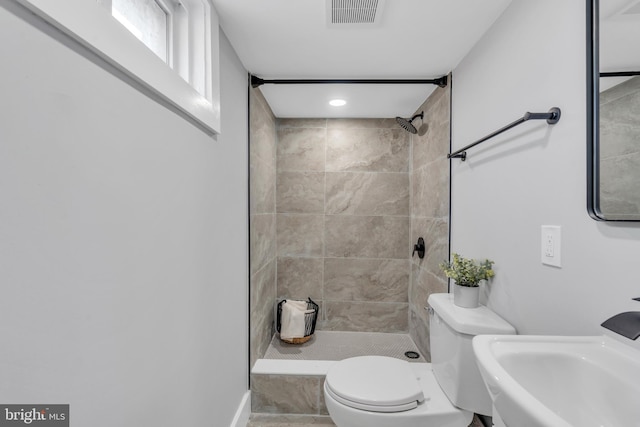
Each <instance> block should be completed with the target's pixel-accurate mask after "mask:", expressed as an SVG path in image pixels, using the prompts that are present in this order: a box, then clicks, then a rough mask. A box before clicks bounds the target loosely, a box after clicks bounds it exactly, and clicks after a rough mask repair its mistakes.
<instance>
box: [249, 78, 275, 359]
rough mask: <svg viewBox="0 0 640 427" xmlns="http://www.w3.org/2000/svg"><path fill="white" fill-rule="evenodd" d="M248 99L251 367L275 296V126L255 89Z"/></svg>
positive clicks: (266, 336)
mask: <svg viewBox="0 0 640 427" xmlns="http://www.w3.org/2000/svg"><path fill="white" fill-rule="evenodd" d="M249 98H250V99H249V103H250V117H249V123H250V142H249V185H250V189H251V192H250V194H249V214H250V215H249V222H250V225H249V230H250V231H249V232H250V250H251V260H250V265H251V276H250V283H249V286H250V294H251V300H250V302H249V306H250V313H251V319H250V322H251V330H250V332H249V339H250V343H251V345H250V347H251V354H250V356H249V357H250V363H251V366H253V364H254V363H255V361H256V360H257V359H258V358H259V357H262V355H263V354H264V351H265V350H266V348H267V347H268V345H269V342H270V341H271V336H272V335H273V304H274V303H275V296H276V213H275V211H276V123H275V117H274V116H273V112H272V111H271V109H270V108H269V105H268V104H267V102H266V100H265V99H264V97H263V96H262V93H261V92H260V90H259V89H255V90H252V91H251V92H250V95H249Z"/></svg>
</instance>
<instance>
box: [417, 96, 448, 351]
mask: <svg viewBox="0 0 640 427" xmlns="http://www.w3.org/2000/svg"><path fill="white" fill-rule="evenodd" d="M420 111H424V120H423V123H422V124H421V126H420V127H419V129H418V134H417V135H414V136H413V137H412V140H411V157H412V163H411V242H412V244H415V242H416V241H417V240H418V237H423V238H424V240H425V246H426V255H425V258H424V259H420V258H418V257H413V258H412V261H411V285H410V287H409V333H410V334H411V337H412V338H413V339H414V341H415V343H416V345H418V348H419V349H420V350H421V352H422V353H423V354H424V355H425V356H426V357H429V358H430V348H429V316H428V314H427V311H426V310H425V309H424V307H425V306H426V305H427V299H428V298H429V295H431V294H432V293H442V292H447V280H446V278H445V276H444V274H443V273H442V272H441V271H440V267H439V264H440V263H441V262H442V261H444V260H446V259H448V258H449V186H450V184H449V168H450V164H449V163H450V162H449V160H448V159H447V153H449V148H450V140H451V138H450V114H451V113H450V112H451V90H450V86H449V87H446V88H438V89H436V90H435V91H434V92H433V93H432V94H431V95H430V96H429V98H428V99H427V100H426V101H425V102H424V103H423V104H422V105H421V106H420V108H418V110H417V112H418V113H419V112H420Z"/></svg>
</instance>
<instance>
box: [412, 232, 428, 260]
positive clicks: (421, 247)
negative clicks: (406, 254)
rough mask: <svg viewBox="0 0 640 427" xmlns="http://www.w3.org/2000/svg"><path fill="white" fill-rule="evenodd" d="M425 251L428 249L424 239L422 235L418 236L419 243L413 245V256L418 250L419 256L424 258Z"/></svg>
mask: <svg viewBox="0 0 640 427" xmlns="http://www.w3.org/2000/svg"><path fill="white" fill-rule="evenodd" d="M425 251H426V247H425V244H424V239H423V238H422V237H418V243H416V244H415V245H413V252H412V253H411V257H412V258H413V256H414V255H415V254H416V252H418V257H419V258H420V259H422V258H424V253H425Z"/></svg>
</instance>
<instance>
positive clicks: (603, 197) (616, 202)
mask: <svg viewBox="0 0 640 427" xmlns="http://www.w3.org/2000/svg"><path fill="white" fill-rule="evenodd" d="M638 182H640V153H635V154H629V155H626V156H619V157H613V158H610V159H606V160H602V161H601V162H600V208H601V210H602V211H603V212H604V213H605V214H614V215H618V216H624V215H634V214H635V215H637V213H638V212H639V211H640V191H638Z"/></svg>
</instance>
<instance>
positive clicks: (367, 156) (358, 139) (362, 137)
mask: <svg viewBox="0 0 640 427" xmlns="http://www.w3.org/2000/svg"><path fill="white" fill-rule="evenodd" d="M410 135H411V134H410V133H408V132H406V131H405V130H403V129H401V128H397V129H329V130H328V131H327V160H326V170H327V171H332V172H340V171H345V172H347V171H351V172H358V171H367V172H407V171H408V169H409V149H410V144H409V141H410V138H409V136H410Z"/></svg>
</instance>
